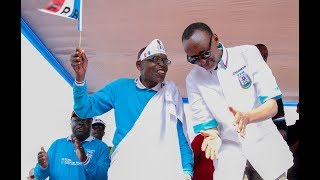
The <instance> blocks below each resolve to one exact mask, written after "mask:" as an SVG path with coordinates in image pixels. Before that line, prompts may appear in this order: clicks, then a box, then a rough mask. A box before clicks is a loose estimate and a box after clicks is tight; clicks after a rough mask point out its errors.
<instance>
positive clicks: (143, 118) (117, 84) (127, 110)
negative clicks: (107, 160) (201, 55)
mask: <svg viewBox="0 0 320 180" xmlns="http://www.w3.org/2000/svg"><path fill="white" fill-rule="evenodd" d="M70 61H71V66H72V67H73V69H74V72H75V80H76V81H75V83H74V84H73V97H74V111H75V112H76V113H77V114H78V115H79V116H80V117H82V118H87V117H93V116H99V115H101V114H104V113H106V112H108V111H110V110H111V109H114V114H115V123H116V130H115V134H114V137H113V141H112V142H113V144H114V147H113V152H112V155H111V165H110V169H109V171H108V177H109V178H110V179H112V180H123V179H153V180H155V179H159V180H163V179H175V180H178V179H191V177H192V175H193V153H192V150H191V148H190V143H189V142H188V138H187V129H186V123H185V114H184V109H183V101H182V97H181V96H180V93H179V90H178V88H177V86H176V85H175V84H174V83H173V82H172V81H167V80H166V81H165V80H164V79H165V76H166V73H167V71H168V66H169V65H170V63H171V61H170V60H169V59H168V58H167V54H166V52H165V49H164V45H163V43H162V42H161V41H160V40H159V39H154V40H153V41H152V42H151V43H150V44H149V45H148V46H146V47H145V48H142V49H141V50H140V51H139V53H138V58H137V61H136V67H137V69H138V70H139V71H140V76H139V77H137V78H119V79H117V80H114V81H112V82H111V83H109V84H107V85H106V86H104V87H103V88H102V89H100V90H98V91H97V92H95V93H93V94H90V95H89V94H88V93H87V82H86V80H85V74H86V70H87V67H88V59H87V57H86V54H85V52H84V50H83V49H81V48H77V49H76V52H75V53H74V54H72V55H71V59H70Z"/></svg>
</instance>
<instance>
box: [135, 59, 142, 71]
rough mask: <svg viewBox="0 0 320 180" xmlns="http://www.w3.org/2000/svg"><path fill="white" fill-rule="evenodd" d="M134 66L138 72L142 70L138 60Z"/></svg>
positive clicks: (140, 62)
mask: <svg viewBox="0 0 320 180" xmlns="http://www.w3.org/2000/svg"><path fill="white" fill-rule="evenodd" d="M136 66H137V69H138V70H139V71H141V70H142V61H140V60H138V61H137V62H136Z"/></svg>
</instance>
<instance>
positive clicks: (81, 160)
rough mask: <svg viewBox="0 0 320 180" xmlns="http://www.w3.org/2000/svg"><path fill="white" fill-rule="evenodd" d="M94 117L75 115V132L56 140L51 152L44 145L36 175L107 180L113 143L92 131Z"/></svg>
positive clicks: (35, 170)
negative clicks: (101, 138)
mask: <svg viewBox="0 0 320 180" xmlns="http://www.w3.org/2000/svg"><path fill="white" fill-rule="evenodd" d="M91 123H92V118H84V119H82V118H79V117H78V116H77V115H76V114H75V113H74V112H73V113H72V117H71V130H72V134H71V135H70V136H68V137H67V138H61V139H57V140H56V141H54V142H53V143H52V144H51V146H50V148H49V149H48V152H46V151H45V149H44V148H43V147H41V151H40V152H39V153H38V163H37V164H36V166H35V168H34V175H35V177H36V179H46V178H47V177H49V179H59V180H62V179H65V180H67V179H75V180H93V179H94V180H96V179H99V180H100V179H101V180H106V179H108V176H107V172H108V169H109V166H110V158H109V151H110V150H109V147H108V146H107V144H105V143H104V142H102V141H100V140H98V139H96V138H94V137H93V136H91V135H90V131H91Z"/></svg>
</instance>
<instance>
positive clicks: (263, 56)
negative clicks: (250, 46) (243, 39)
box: [255, 44, 269, 62]
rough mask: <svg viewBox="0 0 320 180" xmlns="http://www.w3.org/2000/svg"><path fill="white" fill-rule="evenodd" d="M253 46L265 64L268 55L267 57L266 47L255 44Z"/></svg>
mask: <svg viewBox="0 0 320 180" xmlns="http://www.w3.org/2000/svg"><path fill="white" fill-rule="evenodd" d="M255 46H256V47H257V48H258V49H259V51H260V54H261V56H262V58H263V60H264V61H265V62H267V59H268V55H269V52H268V48H267V46H266V45H264V44H256V45H255Z"/></svg>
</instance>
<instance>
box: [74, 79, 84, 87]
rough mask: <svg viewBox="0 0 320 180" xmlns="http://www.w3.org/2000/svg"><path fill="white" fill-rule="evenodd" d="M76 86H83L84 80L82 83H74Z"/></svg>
mask: <svg viewBox="0 0 320 180" xmlns="http://www.w3.org/2000/svg"><path fill="white" fill-rule="evenodd" d="M74 83H75V85H76V86H84V84H85V83H86V80H84V81H82V82H78V81H74Z"/></svg>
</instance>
